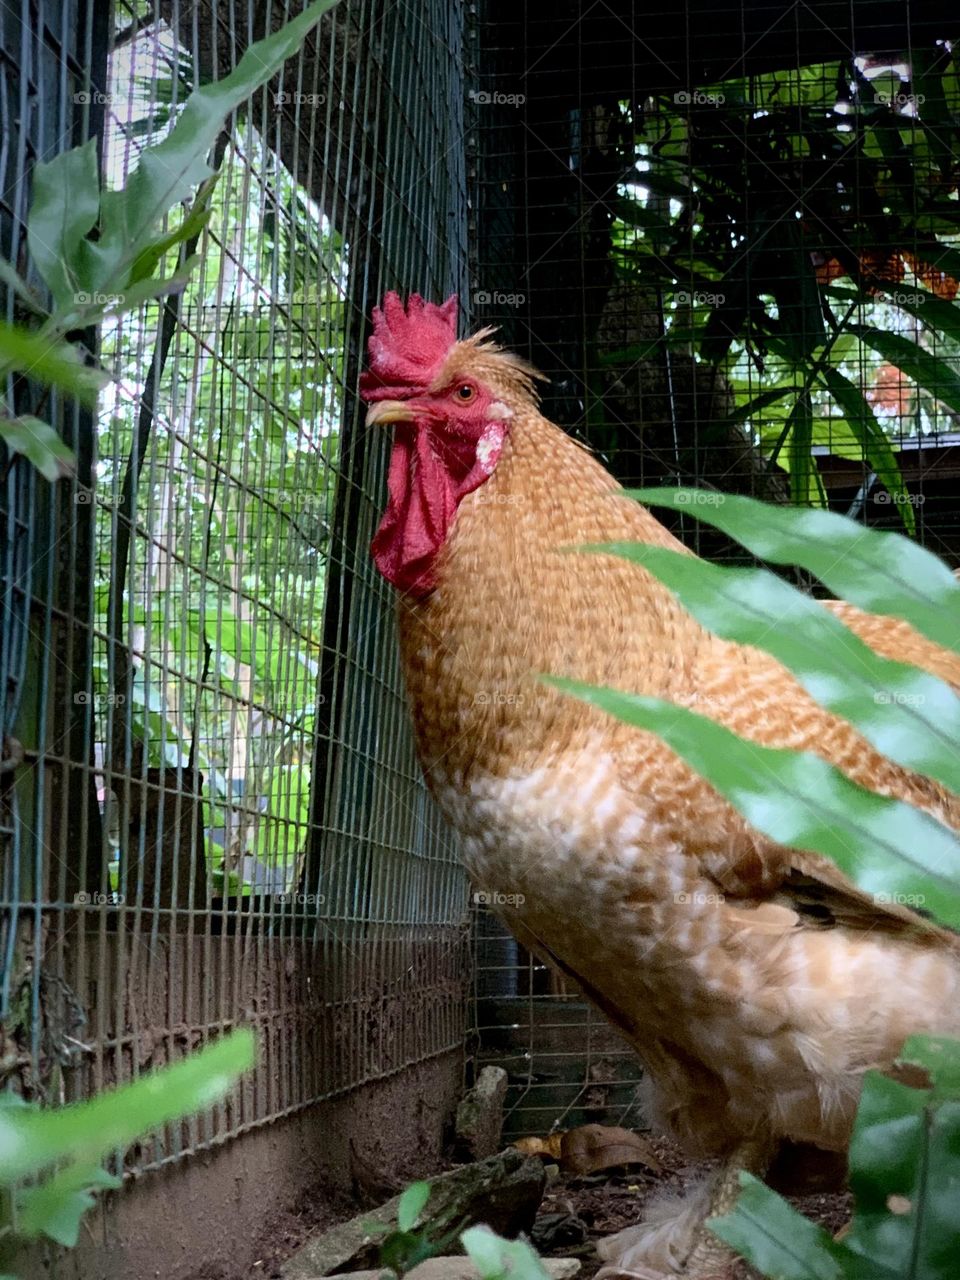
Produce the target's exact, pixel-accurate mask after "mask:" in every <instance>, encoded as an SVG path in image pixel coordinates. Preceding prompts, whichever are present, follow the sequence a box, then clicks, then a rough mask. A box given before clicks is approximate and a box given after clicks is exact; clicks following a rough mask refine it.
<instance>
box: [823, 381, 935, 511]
mask: <svg viewBox="0 0 960 1280" xmlns="http://www.w3.org/2000/svg"><path fill="white" fill-rule="evenodd" d="M821 377H822V378H823V382H824V385H825V386H826V388H827V390H828V391H829V392H830V394H831V395H832V396H833V398H834V400H835V401H836V402H837V404H838V405H839V406H840V411H841V412H842V414H843V416H844V418H845V419H846V422H847V426H848V427H849V428H850V430H851V431H852V432H853V434H854V435H855V436H856V438H857V440H858V441H859V443H860V445H861V447H862V449H863V456H864V458H865V459H866V461H867V463H868V465H869V466H870V467H871V468H872V469H873V470H874V471H875V472H876V473H877V476H878V478H879V480H880V482H881V483H882V484H883V487H884V488H885V489H886V490H887V492H888V493H889V494H890V496H891V497H892V498H893V499H894V505H895V506H896V509H897V512H898V514H899V516H900V519H901V520H902V521H903V523H904V524H905V525H906V527H907V530H908V531H909V532H910V533H916V530H917V522H916V520H915V518H914V514H913V507H912V506H911V505H910V494H909V492H908V491H907V486H906V485H905V484H904V483H903V476H902V474H901V472H900V468H899V466H898V465H897V458H896V454H895V453H894V452H893V445H892V444H891V443H890V438H889V437H888V435H887V433H886V432H885V431H884V429H883V427H881V425H880V423H879V422H878V421H877V419H876V416H875V415H874V412H873V408H872V407H871V405H870V402H869V401H868V400H867V397H866V396H865V395H864V394H863V392H862V391H861V390H860V388H859V387H858V386H857V385H856V384H855V383H853V382H851V381H850V379H849V378H847V377H845V376H844V374H842V373H841V372H840V370H839V369H834V368H832V367H831V366H830V365H825V366H824V368H823V369H822V370H821Z"/></svg>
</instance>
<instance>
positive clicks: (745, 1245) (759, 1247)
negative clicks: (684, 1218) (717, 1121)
mask: <svg viewBox="0 0 960 1280" xmlns="http://www.w3.org/2000/svg"><path fill="white" fill-rule="evenodd" d="M740 1185H741V1187H742V1188H743V1190H742V1191H741V1193H740V1196H739V1198H738V1200H737V1203H736V1205H735V1206H734V1207H733V1209H732V1210H731V1212H730V1213H728V1214H726V1215H725V1216H724V1217H722V1218H709V1219H708V1220H707V1226H708V1227H709V1228H710V1230H711V1231H712V1232H713V1233H714V1235H717V1236H719V1237H720V1239H721V1240H723V1241H725V1243H726V1244H728V1245H730V1246H731V1248H733V1249H736V1251H737V1252H738V1253H739V1254H742V1256H743V1257H744V1258H746V1259H747V1261H748V1262H751V1263H752V1264H753V1265H754V1266H755V1267H756V1268H757V1269H758V1270H759V1271H761V1272H763V1274H764V1275H766V1276H776V1277H777V1280H841V1277H842V1276H843V1274H844V1273H843V1272H842V1270H841V1268H840V1264H839V1262H838V1261H837V1258H836V1256H835V1249H834V1243H833V1240H832V1239H831V1238H830V1235H829V1234H828V1233H827V1232H826V1231H824V1229H823V1227H819V1226H817V1225H816V1224H815V1223H813V1222H810V1221H809V1219H807V1218H805V1217H803V1215H802V1214H800V1213H797V1211H796V1209H794V1208H792V1207H791V1205H789V1204H788V1203H787V1201H786V1200H784V1199H783V1197H782V1196H778V1195H777V1193H776V1192H775V1191H771V1190H770V1188H769V1187H767V1186H764V1184H763V1183H762V1182H759V1181H758V1180H757V1179H756V1178H754V1177H752V1176H751V1175H750V1174H749V1173H741V1174H740Z"/></svg>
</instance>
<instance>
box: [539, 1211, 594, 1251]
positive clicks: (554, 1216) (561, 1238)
mask: <svg viewBox="0 0 960 1280" xmlns="http://www.w3.org/2000/svg"><path fill="white" fill-rule="evenodd" d="M587 1234H588V1232H587V1224H586V1223H585V1222H584V1221H583V1219H582V1218H578V1217H577V1216H576V1214H573V1213H543V1214H541V1215H540V1217H539V1218H538V1219H537V1220H536V1222H535V1223H534V1224H533V1230H532V1231H531V1232H530V1243H531V1244H532V1245H533V1247H534V1248H535V1249H539V1250H540V1252H541V1253H554V1252H557V1253H558V1252H560V1250H562V1249H569V1248H571V1247H572V1246H574V1245H578V1244H583V1242H584V1240H586V1238H587Z"/></svg>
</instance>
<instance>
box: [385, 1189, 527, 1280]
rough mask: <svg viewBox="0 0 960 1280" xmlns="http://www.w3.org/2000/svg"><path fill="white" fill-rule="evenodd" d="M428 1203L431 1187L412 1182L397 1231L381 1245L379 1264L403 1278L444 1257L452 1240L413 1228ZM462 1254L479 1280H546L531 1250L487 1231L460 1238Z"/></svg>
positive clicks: (476, 1230)
mask: <svg viewBox="0 0 960 1280" xmlns="http://www.w3.org/2000/svg"><path fill="white" fill-rule="evenodd" d="M429 1199H430V1183H429V1182H414V1183H411V1185H410V1186H409V1187H407V1189H406V1191H404V1193H403V1195H402V1196H401V1197H400V1203H399V1205H398V1206H397V1229H396V1231H392V1232H390V1234H389V1235H387V1236H386V1237H385V1238H384V1240H383V1243H382V1244H381V1245H380V1263H381V1265H382V1266H384V1267H389V1268H390V1269H391V1270H392V1271H393V1272H395V1273H396V1274H397V1275H400V1276H404V1275H406V1274H407V1272H408V1271H412V1270H413V1268H414V1267H415V1266H417V1265H418V1263H421V1262H423V1261H425V1260H426V1259H427V1258H434V1257H436V1256H437V1255H438V1254H441V1253H443V1252H444V1251H445V1250H446V1249H447V1248H448V1247H449V1245H450V1244H451V1243H452V1239H453V1237H452V1236H451V1237H441V1238H439V1239H435V1238H432V1236H431V1234H430V1232H429V1231H428V1230H421V1231H417V1230H416V1229H415V1228H416V1225H417V1221H418V1219H419V1218H420V1215H421V1214H422V1213H423V1210H424V1209H425V1208H426V1206H427V1202H428V1201H429ZM460 1243H461V1244H462V1245H463V1249H464V1252H465V1253H466V1254H467V1256H468V1257H469V1258H470V1259H471V1260H472V1261H473V1262H474V1263H475V1265H476V1267H477V1270H478V1271H479V1273H480V1277H481V1280H547V1274H546V1272H545V1271H544V1269H543V1267H542V1266H541V1265H540V1261H539V1259H538V1257H537V1255H536V1253H535V1251H534V1250H533V1249H531V1247H530V1246H529V1245H528V1244H527V1243H526V1241H524V1240H505V1239H504V1238H503V1237H502V1236H499V1235H497V1234H496V1233H495V1232H494V1231H491V1230H490V1228H489V1227H485V1226H478V1227H470V1228H468V1229H467V1230H466V1231H464V1232H461V1234H460Z"/></svg>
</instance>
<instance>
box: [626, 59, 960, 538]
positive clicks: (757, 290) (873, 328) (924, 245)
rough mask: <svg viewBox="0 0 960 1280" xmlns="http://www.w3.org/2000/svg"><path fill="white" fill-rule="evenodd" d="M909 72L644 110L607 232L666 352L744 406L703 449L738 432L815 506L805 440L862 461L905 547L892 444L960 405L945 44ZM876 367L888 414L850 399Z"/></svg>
mask: <svg viewBox="0 0 960 1280" xmlns="http://www.w3.org/2000/svg"><path fill="white" fill-rule="evenodd" d="M913 62H914V74H915V81H914V84H913V85H906V84H904V83H901V81H900V79H899V75H898V73H896V72H894V70H893V68H892V67H891V69H890V71H889V73H888V74H881V75H879V76H878V75H877V74H876V71H877V69H876V68H874V69H873V70H872V71H871V78H869V79H868V78H867V76H866V75H865V74H864V73H863V72H862V71H861V70H860V69H859V67H858V66H857V65H856V63H854V62H852V61H851V62H848V61H841V62H837V63H832V64H823V65H820V66H810V67H805V68H802V69H798V70H797V71H795V72H791V73H790V74H784V73H782V72H769V73H766V74H763V75H757V76H752V77H750V78H749V79H748V80H743V79H740V80H729V81H726V82H724V83H722V84H719V85H715V86H705V87H704V89H705V91H704V92H702V93H700V94H696V95H690V99H689V101H688V102H686V103H683V104H681V105H678V103H677V101H676V100H674V101H673V102H671V101H668V100H666V99H661V100H659V101H658V103H657V104H656V107H655V108H654V109H650V108H649V106H648V107H647V108H646V109H645V110H644V112H643V116H642V119H641V121H640V124H639V127H638V131H637V138H636V144H637V151H638V153H639V155H640V157H641V159H640V160H639V161H638V163H637V166H636V172H634V173H633V174H631V175H630V178H629V180H628V181H627V182H626V184H625V185H624V187H623V189H622V196H621V199H620V201H619V203H618V206H617V215H618V218H617V221H616V222H615V223H614V237H613V238H614V263H615V267H616V270H617V272H618V274H619V275H620V277H621V278H622V279H626V280H628V281H636V283H637V286H638V288H641V289H649V288H651V287H653V286H656V288H657V289H658V291H659V294H660V296H662V298H663V299H664V303H665V320H666V333H665V337H664V341H666V342H667V344H668V345H671V346H673V347H675V348H677V349H679V350H682V351H690V350H692V351H693V352H694V353H695V354H696V355H697V356H698V357H699V358H700V359H702V360H704V361H708V362H710V363H714V364H717V365H723V366H724V367H725V369H726V372H727V375H728V377H729V378H730V381H731V383H732V385H733V387H734V390H735V392H736V393H737V399H738V401H739V403H738V405H737V407H736V409H735V410H734V411H733V412H732V413H730V414H729V415H728V416H727V417H726V418H724V420H723V421H722V422H718V423H707V424H704V430H705V433H706V434H707V435H709V434H710V433H711V432H714V431H717V432H718V433H719V432H722V430H723V429H725V428H729V426H731V425H734V424H735V423H737V422H743V421H747V422H749V424H750V425H751V427H752V429H753V435H754V439H755V441H756V442H757V443H758V444H759V445H760V447H761V449H762V451H763V452H764V453H765V455H766V456H767V457H768V458H770V460H771V461H776V462H778V463H779V464H780V465H781V466H783V467H785V468H786V469H787V470H788V471H789V474H790V486H791V494H792V497H793V500H794V501H795V502H803V503H811V504H814V505H823V504H824V502H825V495H824V493H823V491H822V488H821V486H820V483H819V477H818V474H817V468H816V465H815V463H814V460H813V457H812V452H811V451H812V449H813V448H814V447H815V446H826V447H827V449H828V450H829V451H831V452H834V453H838V454H840V455H841V456H844V457H850V458H856V459H858V460H859V459H862V460H864V461H865V463H866V464H867V466H868V467H869V468H870V470H871V471H872V472H873V473H875V475H876V476H877V478H878V480H879V482H880V483H881V484H882V485H883V486H884V487H885V488H886V489H887V491H888V493H889V494H890V495H891V497H892V498H893V500H894V501H893V505H894V506H895V509H896V510H897V512H898V513H899V514H900V516H901V518H902V519H903V521H904V523H905V525H906V527H907V529H908V531H909V532H911V533H912V532H913V531H914V527H915V520H914V512H913V509H912V506H911V504H910V502H909V500H908V499H909V495H908V493H907V491H906V489H905V486H904V483H903V479H902V476H901V475H900V472H899V468H898V466H897V463H896V459H895V456H894V453H893V448H892V446H891V437H892V436H900V435H902V434H907V435H915V434H920V433H921V432H924V431H927V430H929V429H931V428H935V427H936V426H937V425H938V423H939V422H940V421H941V420H942V419H943V417H944V416H945V415H946V414H948V413H949V412H951V411H952V412H956V411H957V403H958V402H957V396H958V392H960V382H958V378H957V375H956V372H955V367H956V362H957V359H958V358H960V306H958V305H957V304H956V302H955V301H954V299H955V297H956V294H957V281H960V206H958V204H957V199H956V195H957V173H956V162H955V158H954V157H955V154H956V147H955V145H954V146H953V147H952V148H951V145H950V138H951V136H953V137H954V138H956V134H957V126H956V120H957V119H958V118H960V116H958V112H960V82H958V80H957V77H956V74H955V69H954V68H953V67H952V65H951V62H950V58H949V54H948V53H947V52H946V51H945V50H943V49H941V50H939V51H938V52H937V53H936V55H933V54H932V53H931V55H930V56H929V57H928V56H926V55H924V54H921V53H919V52H917V53H916V54H915V55H914V57H913ZM921 83H922V84H923V86H924V87H923V89H922V91H918V86H919V85H920V84H921ZM841 278H843V279H845V284H844V286H842V287H841V286H837V285H836V284H833V283H832V282H833V281H835V280H837V279H841ZM847 282H848V283H847ZM656 345H657V344H651V345H650V347H649V348H648V350H647V351H646V352H644V351H642V350H639V349H634V350H632V351H631V352H629V353H626V352H621V353H615V356H614V357H613V358H612V362H613V363H618V362H619V361H618V357H619V358H620V359H624V360H626V359H629V360H636V359H642V358H644V357H645V356H649V355H650V354H651V352H652V350H653V349H655V347H656ZM883 362H885V365H884V363H883ZM884 367H886V369H887V371H888V372H889V371H890V370H891V369H892V370H893V371H895V372H897V373H899V374H900V375H902V377H903V379H904V380H905V385H906V391H905V392H904V393H903V395H902V396H900V395H898V396H896V397H894V398H893V402H892V403H887V402H886V401H885V400H884V397H883V394H882V386H881V383H880V382H879V381H876V382H875V385H874V386H873V387H872V388H871V387H868V391H869V392H870V395H869V396H868V395H865V394H864V387H863V384H864V383H866V382H868V381H874V380H877V379H879V377H880V374H881V372H882V371H883V369H884ZM911 380H912V381H911ZM758 392H759V394H758ZM908 397H909V406H908V405H907V403H906V401H907V399H908ZM747 402H749V403H747ZM745 410H747V411H746V412H745ZM907 415H909V418H908V420H907V421H904V419H905V418H907Z"/></svg>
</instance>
